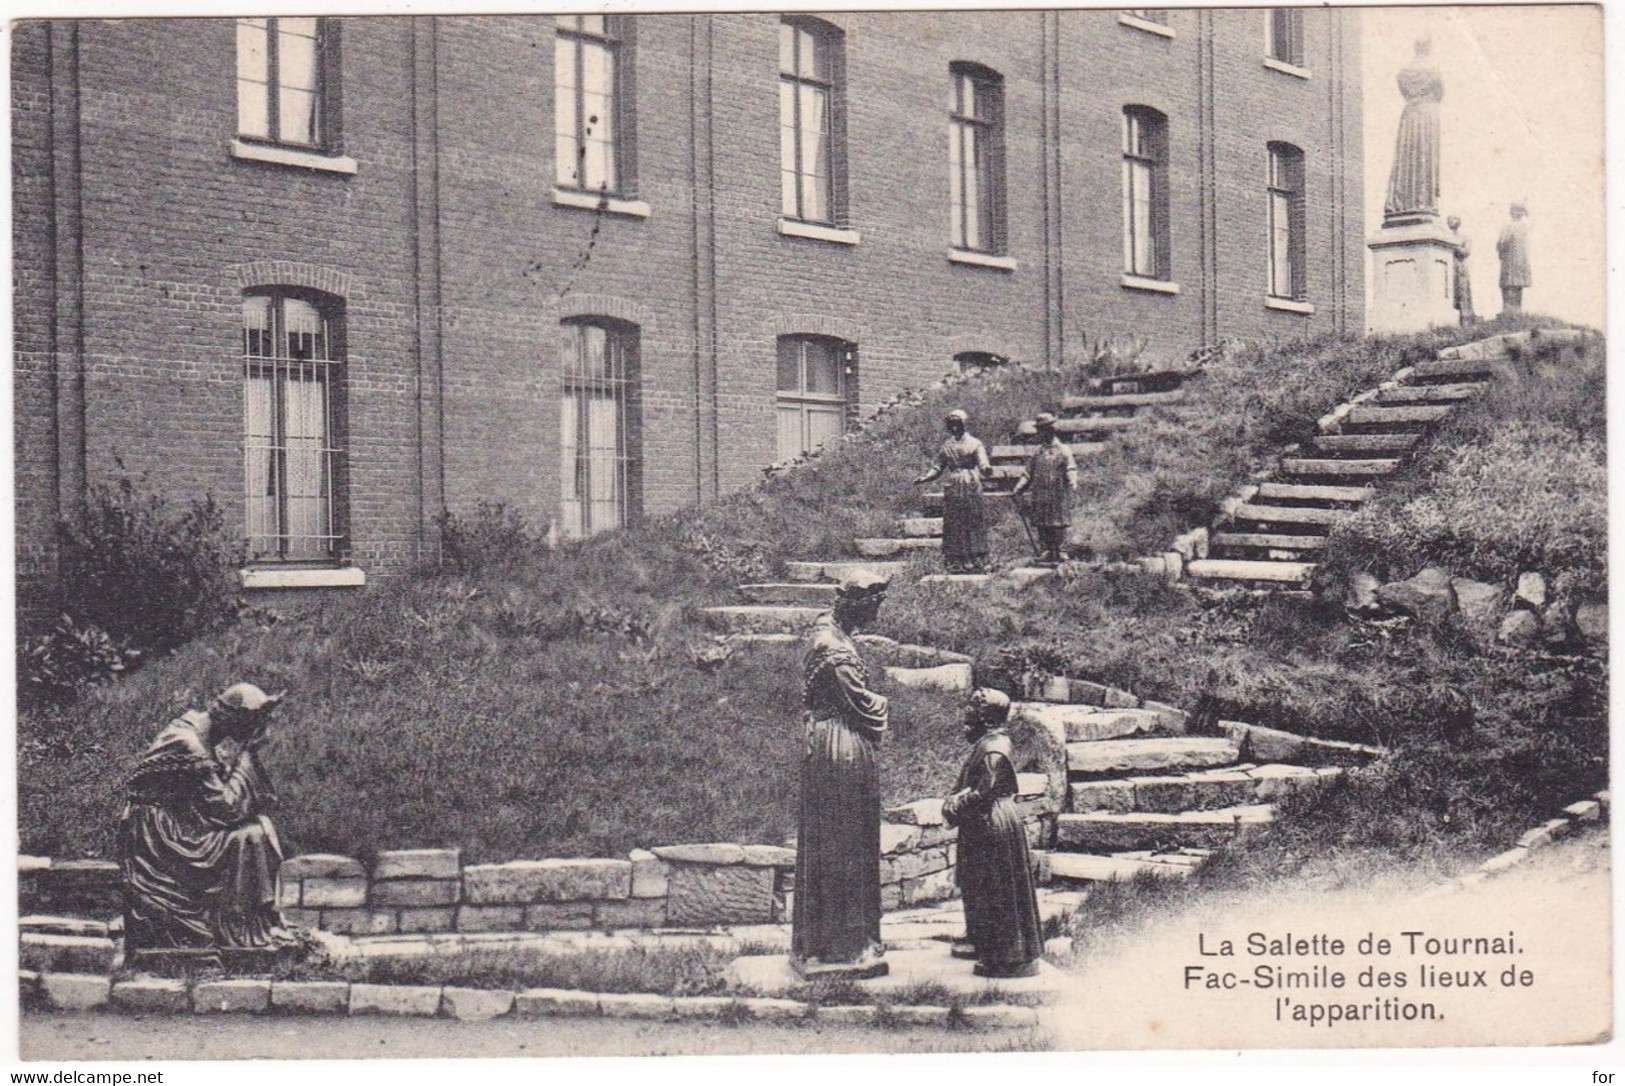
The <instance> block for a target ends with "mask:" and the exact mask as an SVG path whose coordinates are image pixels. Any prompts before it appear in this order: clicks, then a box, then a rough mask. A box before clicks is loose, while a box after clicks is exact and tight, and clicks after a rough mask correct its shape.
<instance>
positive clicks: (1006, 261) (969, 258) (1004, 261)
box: [948, 249, 1019, 272]
mask: <svg viewBox="0 0 1625 1086" xmlns="http://www.w3.org/2000/svg"><path fill="white" fill-rule="evenodd" d="M948 259H949V260H951V261H953V262H954V263H955V264H969V265H971V266H972V267H977V268H997V269H998V270H999V271H1007V272H1013V271H1015V270H1016V268H1017V267H1018V266H1019V265H1017V264H1016V258H1015V257H1013V256H994V255H993V254H992V253H978V252H976V251H975V250H972V249H949V250H948Z"/></svg>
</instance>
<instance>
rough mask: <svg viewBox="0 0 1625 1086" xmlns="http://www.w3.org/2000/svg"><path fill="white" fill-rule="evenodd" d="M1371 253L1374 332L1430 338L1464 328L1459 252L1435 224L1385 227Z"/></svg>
mask: <svg viewBox="0 0 1625 1086" xmlns="http://www.w3.org/2000/svg"><path fill="white" fill-rule="evenodd" d="M1366 245H1367V246H1368V247H1369V248H1370V250H1371V309H1370V314H1369V316H1368V318H1367V319H1368V320H1369V322H1370V325H1371V331H1373V332H1397V333H1403V332H1425V331H1427V330H1428V329H1429V328H1437V327H1448V326H1453V325H1456V324H1458V323H1460V320H1461V315H1460V314H1459V313H1457V312H1456V308H1455V294H1456V279H1455V269H1456V249H1455V245H1454V243H1453V238H1452V235H1451V233H1450V230H1449V228H1447V227H1446V226H1445V225H1444V224H1443V223H1441V222H1439V221H1438V220H1437V219H1435V218H1431V217H1429V218H1420V219H1411V220H1403V221H1398V222H1388V223H1384V224H1383V227H1382V229H1381V230H1379V231H1377V233H1376V234H1375V235H1374V236H1373V237H1372V238H1371V239H1370V240H1369V241H1367V242H1366Z"/></svg>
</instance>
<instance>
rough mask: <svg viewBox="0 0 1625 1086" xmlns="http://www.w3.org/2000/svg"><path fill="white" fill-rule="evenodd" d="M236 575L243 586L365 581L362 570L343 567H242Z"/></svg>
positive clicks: (350, 585)
mask: <svg viewBox="0 0 1625 1086" xmlns="http://www.w3.org/2000/svg"><path fill="white" fill-rule="evenodd" d="M238 575H239V576H240V577H242V579H243V587H244V588H359V587H361V586H362V585H364V584H366V583H367V575H366V573H365V572H364V571H362V570H359V569H356V568H354V567H346V568H344V569H275V568H270V567H267V568H262V569H244V570H239V571H238Z"/></svg>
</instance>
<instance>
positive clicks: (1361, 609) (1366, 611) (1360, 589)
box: [1343, 572, 1382, 615]
mask: <svg viewBox="0 0 1625 1086" xmlns="http://www.w3.org/2000/svg"><path fill="white" fill-rule="evenodd" d="M1381 587H1382V582H1381V581H1379V580H1377V578H1375V577H1373V576H1372V575H1371V574H1369V573H1363V572H1362V573H1355V574H1352V575H1350V577H1349V581H1348V584H1347V585H1346V586H1345V587H1344V590H1343V606H1344V607H1345V608H1346V609H1347V610H1350V611H1353V612H1354V613H1355V614H1357V615H1374V614H1377V613H1379V612H1380V611H1381V610H1382V604H1381V603H1379V602H1378V601H1377V590H1378V589H1380V588H1381Z"/></svg>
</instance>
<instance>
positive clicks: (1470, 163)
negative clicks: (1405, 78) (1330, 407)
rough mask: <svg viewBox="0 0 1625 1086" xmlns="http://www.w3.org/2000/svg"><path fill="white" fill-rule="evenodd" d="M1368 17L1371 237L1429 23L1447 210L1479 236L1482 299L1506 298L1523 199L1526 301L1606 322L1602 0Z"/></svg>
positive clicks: (1485, 306)
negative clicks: (1417, 47)
mask: <svg viewBox="0 0 1625 1086" xmlns="http://www.w3.org/2000/svg"><path fill="white" fill-rule="evenodd" d="M1360 18H1361V24H1362V38H1361V41H1362V46H1363V50H1362V54H1363V55H1362V63H1363V67H1364V78H1365V157H1366V160H1365V174H1366V176H1365V207H1366V234H1367V237H1369V236H1370V235H1371V234H1372V233H1374V232H1375V231H1376V230H1377V229H1378V228H1380V227H1381V225H1382V205H1383V199H1384V197H1385V195H1386V194H1387V190H1388V174H1389V171H1390V170H1391V169H1392V167H1393V161H1394V140H1395V136H1396V135H1397V133H1398V130H1399V115H1400V112H1401V111H1402V110H1403V108H1404V104H1405V102H1404V99H1403V97H1401V95H1400V93H1399V88H1398V86H1397V85H1396V83H1395V77H1396V76H1397V75H1398V74H1399V71H1400V69H1401V68H1404V67H1405V66H1406V65H1407V64H1409V63H1410V61H1411V58H1412V53H1413V43H1414V41H1415V39H1416V38H1418V37H1421V36H1427V37H1430V38H1431V39H1432V42H1433V52H1432V61H1433V63H1434V65H1435V66H1436V67H1437V68H1438V69H1439V72H1440V75H1441V77H1442V78H1443V80H1444V101H1443V103H1442V104H1441V106H1440V142H1441V148H1440V154H1441V157H1442V162H1441V166H1440V196H1439V202H1440V211H1441V212H1442V213H1443V214H1445V215H1451V214H1455V215H1460V216H1461V219H1462V231H1463V232H1464V233H1465V234H1466V235H1467V236H1468V238H1469V239H1470V240H1471V242H1472V246H1473V253H1472V256H1471V258H1470V260H1469V269H1470V272H1471V276H1472V285H1473V302H1474V308H1475V309H1476V310H1477V311H1478V313H1479V314H1480V315H1481V316H1485V317H1491V316H1494V315H1495V314H1496V313H1497V312H1499V311H1500V308H1501V293H1500V288H1499V286H1498V285H1497V284H1498V279H1499V275H1500V265H1499V263H1498V261H1497V259H1496V255H1495V239H1496V236H1497V235H1498V234H1499V233H1500V231H1501V227H1502V226H1503V225H1504V224H1505V223H1506V222H1507V208H1508V205H1509V204H1510V203H1511V202H1512V201H1513V200H1519V199H1521V200H1524V201H1525V202H1526V203H1527V204H1528V205H1529V228H1530V243H1529V244H1530V263H1531V278H1532V280H1533V282H1532V285H1531V286H1530V287H1529V289H1528V290H1526V291H1525V292H1524V309H1525V310H1527V311H1529V312H1534V313H1543V314H1549V315H1551V316H1554V317H1563V318H1566V319H1568V320H1573V321H1578V322H1580V323H1583V324H1588V325H1591V326H1593V327H1597V328H1601V327H1603V325H1604V316H1605V301H1606V298H1605V281H1606V280H1605V268H1606V262H1605V252H1604V250H1605V241H1606V238H1605V236H1604V225H1603V223H1604V215H1603V209H1604V193H1603V154H1604V144H1603V126H1602V112H1603V111H1602V103H1603V56H1602V50H1603V44H1602V41H1603V39H1602V10H1601V8H1598V7H1582V6H1577V5H1565V6H1551V7H1527V6H1525V7H1456V6H1441V7H1401V8H1367V9H1365V10H1364V11H1362V12H1361V14H1360ZM1368 268H1369V265H1368ZM1368 274H1369V273H1368ZM1369 293H1370V292H1369V285H1368V287H1367V299H1368V301H1369Z"/></svg>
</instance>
